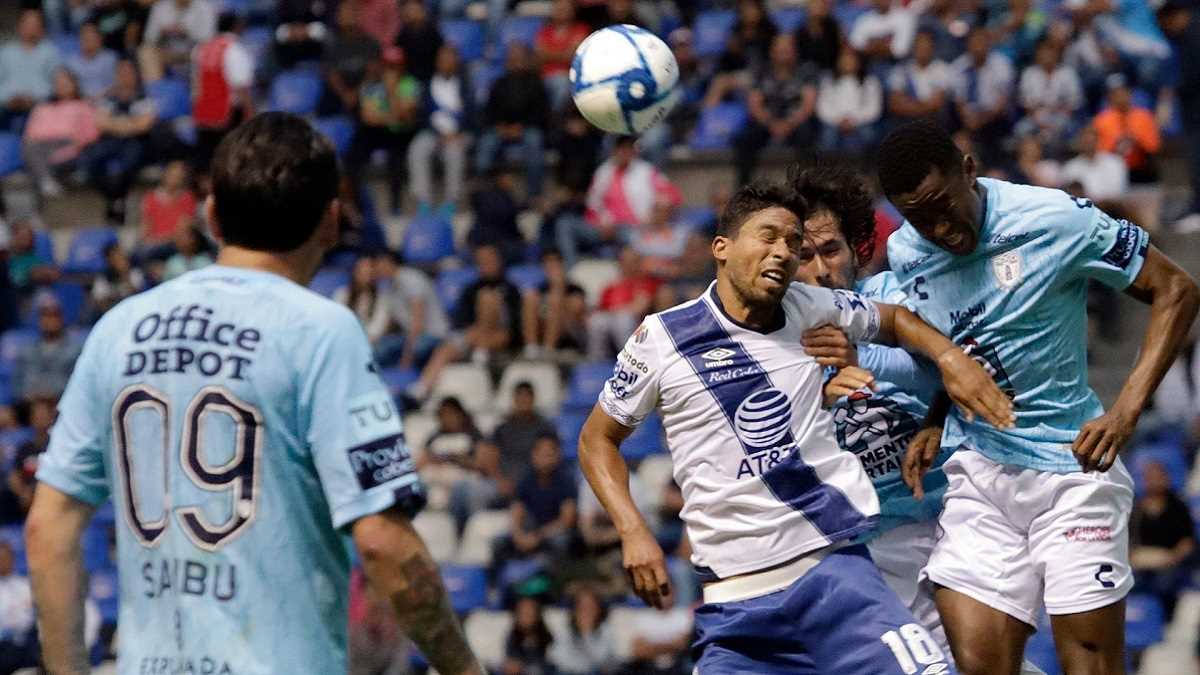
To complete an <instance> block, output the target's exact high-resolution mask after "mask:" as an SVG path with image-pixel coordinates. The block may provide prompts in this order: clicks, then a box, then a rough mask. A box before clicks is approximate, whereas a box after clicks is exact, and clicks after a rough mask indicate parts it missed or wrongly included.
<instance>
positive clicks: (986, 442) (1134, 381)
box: [879, 122, 1200, 675]
mask: <svg viewBox="0 0 1200 675" xmlns="http://www.w3.org/2000/svg"><path fill="white" fill-rule="evenodd" d="M879 178H880V182H881V183H882V185H883V189H884V191H885V193H886V194H887V196H888V198H889V199H890V200H891V201H892V203H894V204H895V205H896V206H897V207H898V208H899V209H900V211H901V212H902V213H903V214H904V216H905V218H907V222H906V223H905V225H904V226H903V227H902V228H901V229H900V230H899V231H897V232H896V233H895V234H894V235H892V237H891V239H890V240H889V242H888V257H889V259H890V262H891V267H892V269H893V270H894V271H895V273H896V276H897V279H898V280H899V282H900V286H901V289H902V290H903V291H904V293H905V294H906V295H907V297H908V303H909V304H910V306H912V307H913V308H914V309H916V311H917V312H918V313H919V314H920V315H921V317H922V318H924V319H925V320H926V321H928V322H930V323H931V324H932V325H934V326H936V327H937V328H938V329H939V330H941V331H942V332H944V333H946V334H947V335H949V336H950V337H951V338H952V339H953V340H954V341H955V342H956V343H958V344H959V345H960V346H962V347H963V348H964V349H966V350H968V351H969V352H970V353H971V354H972V355H973V356H974V357H975V358H976V359H977V360H979V362H980V363H982V364H984V365H985V366H986V367H987V368H988V369H989V370H990V371H991V373H992V375H993V377H994V379H995V380H996V382H997V383H998V384H999V385H1000V386H1001V388H1003V389H1005V390H1006V391H1007V392H1008V394H1009V396H1010V397H1011V398H1012V399H1013V401H1014V404H1015V406H1016V412H1017V420H1018V422H1017V425H1016V427H1015V428H1011V429H1004V430H999V429H995V428H991V427H989V426H988V425H985V424H980V423H979V422H978V421H977V420H973V419H971V418H970V417H968V416H963V415H960V414H951V415H950V416H949V417H948V419H947V420H946V430H945V435H944V437H943V440H942V444H943V446H945V447H949V448H953V449H956V450H957V452H956V453H955V455H954V456H953V457H952V458H951V459H950V460H949V461H948V462H946V464H945V465H944V467H943V468H944V471H945V473H946V476H947V478H948V479H949V487H948V488H947V491H946V498H945V506H944V511H943V513H942V516H941V520H940V525H941V529H942V531H943V536H942V537H941V538H940V539H939V541H938V543H937V546H936V547H935V549H934V553H933V556H932V558H931V560H930V562H929V565H928V567H927V568H926V571H925V574H926V576H927V577H928V578H929V579H931V580H932V581H933V582H934V583H936V584H938V586H939V588H938V590H937V593H936V597H937V603H938V607H939V609H940V611H941V614H942V619H943V621H944V624H945V626H946V630H947V633H948V635H949V638H950V642H951V645H952V647H953V649H954V656H955V659H956V661H957V662H958V666H959V668H960V669H961V670H962V671H963V672H965V673H969V674H974V673H989V674H993V673H994V674H1000V675H1004V674H1007V673H1015V672H1017V668H1018V667H1019V664H1020V660H1021V654H1022V653H1023V649H1024V644H1025V641H1026V639H1027V638H1028V635H1029V634H1030V633H1031V632H1032V631H1033V629H1034V627H1035V626H1036V624H1037V618H1038V615H1039V613H1040V610H1041V607H1042V606H1043V605H1044V606H1045V608H1046V610H1047V612H1048V613H1049V614H1050V617H1051V624H1052V627H1053V630H1054V637H1055V644H1056V645H1057V649H1058V655H1059V660H1060V661H1061V663H1062V665H1063V669H1064V671H1065V672H1067V673H1071V674H1074V673H1088V674H1095V673H1100V674H1105V673H1123V672H1124V668H1125V663H1124V597H1125V595H1126V594H1127V593H1128V592H1129V589H1130V587H1131V586H1132V584H1133V579H1132V573H1131V570H1130V565H1129V550H1128V530H1127V526H1128V520H1129V513H1130V509H1131V503H1132V494H1133V492H1132V487H1133V486H1132V481H1131V480H1130V477H1129V474H1128V472H1126V470H1125V468H1124V466H1123V465H1122V463H1121V461H1120V460H1119V459H1118V453H1119V452H1120V450H1121V448H1122V446H1123V445H1124V444H1125V441H1126V440H1127V439H1128V438H1129V436H1130V434H1131V433H1132V432H1133V429H1134V426H1135V424H1136V422H1137V419H1138V416H1139V415H1140V414H1141V411H1142V409H1143V408H1144V406H1145V405H1146V403H1147V402H1148V401H1149V400H1150V397H1151V395H1152V394H1153V392H1154V389H1155V387H1157V386H1158V383H1159V381H1160V380H1161V379H1162V376H1163V374H1164V373H1165V372H1166V370H1167V368H1168V367H1169V366H1170V364H1171V362H1172V360H1173V359H1174V356H1175V353H1176V351H1177V350H1178V348H1179V346H1180V344H1181V343H1182V341H1183V339H1184V337H1185V335H1186V333H1187V330H1188V328H1189V327H1190V325H1191V323H1192V321H1193V319H1194V318H1195V316H1196V311H1197V307H1198V306H1200V289H1197V286H1196V284H1195V282H1194V281H1193V280H1192V279H1191V278H1189V277H1188V275H1187V274H1186V273H1185V272H1184V271H1183V270H1181V269H1180V268H1179V267H1178V266H1177V265H1175V264H1174V263H1172V262H1171V261H1170V260H1169V259H1168V258H1167V257H1166V256H1164V255H1163V254H1162V253H1161V252H1160V251H1158V250H1157V249H1156V248H1154V247H1153V246H1151V245H1150V243H1149V238H1148V236H1147V234H1146V233H1145V232H1144V231H1143V230H1142V229H1141V228H1139V227H1138V226H1137V225H1134V224H1132V223H1129V222H1126V221H1123V220H1115V219H1113V218H1111V217H1110V216H1108V215H1107V214H1105V213H1104V212H1102V211H1101V210H1100V209H1097V208H1096V207H1095V205H1094V204H1092V203H1091V202H1090V201H1088V200H1085V199H1078V198H1072V197H1071V196H1069V195H1067V194H1066V193H1064V192H1061V191H1058V190H1049V189H1044V188H1037V187H1031V186H1027V185H1015V184H1012V183H1006V182H1003V181H998V180H990V179H986V178H977V177H976V166H975V162H974V160H973V159H972V158H971V157H970V156H966V157H964V156H963V154H962V153H961V152H960V151H959V150H958V149H957V147H956V146H955V145H954V143H953V141H952V140H951V138H950V136H949V134H948V133H947V132H946V131H944V130H943V129H941V128H939V127H937V126H935V125H933V124H930V123H924V122H918V123H913V124H910V125H906V126H904V127H900V128H898V129H897V130H895V131H893V132H892V134H890V135H889V136H888V138H887V140H885V142H884V143H883V145H882V147H881V149H880V154H879ZM1090 280H1096V281H1099V282H1101V283H1104V284H1106V285H1109V286H1111V287H1113V288H1116V289H1119V290H1124V291H1125V292H1126V293H1128V294H1129V295H1130V296H1132V297H1134V298H1136V299H1138V300H1140V301H1142V302H1145V303H1148V304H1150V305H1151V317H1150V321H1149V323H1148V328H1147V332H1146V337H1145V339H1144V341H1143V344H1142V349H1141V352H1140V354H1139V356H1138V359H1137V362H1136V364H1135V365H1134V367H1133V371H1132V373H1131V374H1130V376H1129V378H1128V379H1127V380H1126V382H1125V385H1124V387H1123V388H1122V390H1121V393H1120V395H1119V396H1118V398H1117V400H1116V403H1115V404H1114V406H1113V407H1112V409H1110V410H1109V411H1107V412H1105V411H1104V409H1103V408H1102V407H1101V404H1100V401H1099V400H1098V399H1097V397H1096V395H1095V394H1094V393H1093V392H1092V390H1091V389H1090V388H1089V387H1088V380H1087V356H1086V352H1087V344H1086V340H1087V335H1086V326H1085V322H1086V309H1085V305H1086V302H1085V301H1086V292H1087V284H1088V282H1089V281H1090ZM925 459H927V458H922V457H917V456H916V455H915V454H911V455H910V456H909V457H908V458H906V463H909V462H911V463H912V467H913V468H914V469H916V470H917V472H918V473H919V469H920V465H921V464H923V463H924V460H925Z"/></svg>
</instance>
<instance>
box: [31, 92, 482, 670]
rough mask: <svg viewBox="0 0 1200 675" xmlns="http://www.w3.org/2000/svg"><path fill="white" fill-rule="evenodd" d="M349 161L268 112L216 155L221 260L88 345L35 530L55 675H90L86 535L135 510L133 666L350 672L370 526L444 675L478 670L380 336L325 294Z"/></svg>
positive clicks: (376, 554) (401, 610)
mask: <svg viewBox="0 0 1200 675" xmlns="http://www.w3.org/2000/svg"><path fill="white" fill-rule="evenodd" d="M337 184H338V169H337V160H336V157H335V155H334V151H333V148H332V146H331V145H330V143H329V141H328V140H327V139H325V138H324V137H323V136H321V135H320V134H319V133H317V132H316V131H314V130H313V129H312V127H310V126H309V124H308V123H307V122H305V121H304V120H303V119H301V118H299V117H295V116H292V115H287V114H282V113H267V114H263V115H260V116H258V117H256V118H254V119H253V120H251V121H249V122H247V123H246V124H244V125H242V126H241V127H240V128H238V129H237V130H236V131H234V132H233V133H231V134H230V135H229V136H228V137H227V138H226V139H225V140H224V142H223V143H221V145H220V146H219V148H218V150H217V153H216V158H215V161H214V164H213V196H212V197H210V199H209V201H208V203H207V205H206V212H207V217H208V221H209V225H210V227H211V230H212V233H213V235H214V236H215V237H216V238H217V239H218V240H219V241H221V242H222V248H221V252H220V255H219V256H218V258H217V264H215V265H213V266H210V267H208V268H205V269H202V270H198V271H195V272H191V273H188V274H185V275H183V276H181V277H179V278H178V279H176V280H174V281H171V282H168V283H165V284H163V285H161V286H158V287H157V288H155V289H154V290H151V291H148V292H146V293H143V294H141V295H137V296H134V297H132V298H130V299H128V300H126V301H124V302H122V303H121V304H120V305H118V306H117V307H115V308H113V309H112V310H111V311H109V312H108V313H107V314H106V315H105V316H104V317H103V318H102V319H101V320H100V321H99V323H98V324H97V325H96V327H95V328H94V330H93V331H92V332H91V334H90V335H89V337H88V340H87V343H86V345H85V346H84V349H83V353H82V355H81V356H80V358H79V361H78V363H77V365H76V368H75V372H74V373H73V374H72V376H71V380H70V383H69V385H68V387H67V390H66V393H65V394H64V395H63V398H62V401H61V402H60V405H59V418H58V422H57V424H56V425H55V427H54V429H53V432H52V434H51V440H50V446H49V449H48V450H47V451H46V453H45V454H44V455H43V457H42V460H41V462H40V463H39V468H38V473H37V478H38V480H39V481H40V483H39V485H38V488H37V493H36V497H35V499H34V503H33V507H32V509H31V511H30V514H29V519H28V523H27V526H26V537H27V539H28V551H29V561H30V571H31V575H32V577H33V585H34V594H35V598H36V603H37V607H38V613H39V620H40V626H41V639H42V645H43V652H44V660H45V664H46V667H47V669H48V670H49V671H50V672H52V673H55V674H56V675H62V674H76V673H86V672H87V671H88V662H87V655H86V653H85V650H84V642H83V597H84V591H83V589H84V587H85V575H84V572H83V568H82V565H81V562H80V537H81V535H82V533H83V530H84V528H85V527H86V526H87V523H88V521H89V519H90V518H91V514H92V512H93V510H94V508H95V507H96V506H98V505H100V504H101V503H102V502H104V501H105V500H106V499H109V498H110V497H111V498H112V499H113V501H114V505H115V507H116V510H117V512H118V523H117V558H118V572H119V587H120V613H119V619H118V621H119V631H118V635H119V645H118V648H117V654H118V661H117V669H118V672H120V673H122V674H123V675H124V674H130V675H131V674H133V673H213V674H214V675H215V674H223V675H279V674H282V673H288V674H292V673H295V674H313V675H327V674H331V673H345V672H346V668H347V658H346V618H347V600H348V593H349V588H348V587H349V574H350V557H349V549H348V546H347V543H348V541H347V535H350V536H351V537H352V538H353V543H354V545H355V546H356V548H357V550H358V553H359V556H360V558H361V560H362V563H363V566H364V569H365V571H366V575H367V578H368V579H369V581H370V583H371V585H372V587H373V588H374V590H375V591H376V592H377V593H378V594H379V595H380V596H381V597H384V598H387V599H388V600H389V601H390V602H391V604H392V606H393V608H394V610H395V612H396V616H397V618H398V620H399V622H400V625H401V626H402V627H403V628H404V629H405V630H406V632H407V633H408V635H409V636H410V637H411V638H412V639H413V640H414V642H416V643H417V645H418V646H419V647H420V648H421V650H422V652H423V653H424V654H425V656H426V657H427V658H428V659H429V660H430V662H431V663H433V664H434V665H435V667H436V668H437V669H438V671H439V672H442V673H481V672H482V671H481V670H480V668H479V666H478V665H477V662H476V660H475V658H474V656H473V655H472V653H471V650H470V648H469V647H468V646H467V643H466V640H465V639H464V637H463V634H462V631H461V630H460V628H459V626H458V623H457V619H456V617H455V616H454V614H453V611H452V610H451V608H450V606H449V602H448V599H447V597H446V593H445V591H444V590H443V588H442V584H441V580H440V578H439V575H438V568H437V566H436V565H435V564H434V562H433V560H432V559H431V557H430V555H429V553H428V551H427V550H426V548H425V545H424V543H423V542H422V541H421V538H420V537H419V536H418V535H417V534H416V532H415V531H414V530H413V528H412V525H411V523H410V518H411V517H412V516H413V515H414V514H415V513H416V512H417V510H419V509H420V507H421V506H422V505H423V503H424V494H423V490H422V487H421V484H420V482H419V480H418V478H417V475H416V473H415V471H414V467H413V462H412V459H411V458H410V456H409V452H408V448H407V447H406V445H405V442H404V435H403V432H402V430H401V426H400V421H399V413H398V411H397V410H396V408H395V406H394V405H393V403H392V401H391V399H390V397H389V395H388V391H387V389H386V388H385V387H384V385H383V383H382V382H381V381H380V379H379V376H378V374H377V369H376V366H375V364H374V363H373V362H372V360H371V350H370V347H369V345H368V343H367V339H366V336H365V335H364V333H363V330H362V328H361V327H360V326H359V323H358V321H357V319H356V318H355V317H354V315H353V314H352V313H351V312H349V311H348V310H346V309H345V308H344V307H342V306H340V305H337V304H335V303H333V302H331V301H329V300H326V299H324V298H322V297H320V296H319V295H317V294H315V293H312V292H311V291H309V290H308V289H307V288H305V284H307V283H308V281H309V280H310V279H311V277H312V275H313V273H314V272H315V271H316V269H317V267H318V265H319V264H320V262H321V258H322V256H323V255H324V253H325V252H326V251H327V250H328V249H329V248H330V247H331V246H332V245H333V244H334V243H335V242H336V239H337V227H338V225H337V222H338V209H339V204H338V201H337V199H336V194H337Z"/></svg>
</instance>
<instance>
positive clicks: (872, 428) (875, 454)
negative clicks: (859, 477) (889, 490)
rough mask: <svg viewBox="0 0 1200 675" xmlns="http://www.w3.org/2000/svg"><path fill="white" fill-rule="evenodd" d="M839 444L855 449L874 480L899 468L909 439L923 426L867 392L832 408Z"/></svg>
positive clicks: (846, 448) (896, 406) (905, 413)
mask: <svg viewBox="0 0 1200 675" xmlns="http://www.w3.org/2000/svg"><path fill="white" fill-rule="evenodd" d="M833 425H834V430H835V431H836V432H837V441H838V447H841V448H843V449H845V450H849V451H850V452H853V453H854V454H855V456H857V457H858V461H860V462H862V465H863V469H864V470H866V472H867V476H869V477H870V478H871V480H875V479H877V478H882V477H883V476H886V475H888V474H889V473H892V472H895V471H899V470H900V460H901V458H902V457H903V456H904V452H905V450H907V448H908V441H909V440H910V439H911V438H912V437H913V435H914V434H916V433H917V431H918V430H919V429H920V425H919V424H918V423H917V420H916V419H915V418H913V416H912V415H910V414H908V413H907V412H906V411H905V410H904V409H903V408H901V407H900V406H899V405H898V404H897V403H895V402H894V401H891V400H889V399H887V398H878V397H874V396H872V395H871V393H870V392H868V391H859V392H855V393H854V394H851V395H850V396H848V397H847V398H846V400H845V401H843V402H841V403H839V404H838V405H837V407H836V408H834V411H833Z"/></svg>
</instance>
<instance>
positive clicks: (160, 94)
mask: <svg viewBox="0 0 1200 675" xmlns="http://www.w3.org/2000/svg"><path fill="white" fill-rule="evenodd" d="M146 94H147V95H148V96H149V97H150V99H151V100H153V101H154V105H155V106H157V107H158V119H160V120H165V121H171V120H174V119H179V118H180V117H187V116H188V115H190V114H192V94H191V92H190V91H189V90H188V83H187V82H185V81H184V80H181V79H177V78H174V77H164V78H163V79H161V80H159V81H157V82H151V83H150V84H148V85H146Z"/></svg>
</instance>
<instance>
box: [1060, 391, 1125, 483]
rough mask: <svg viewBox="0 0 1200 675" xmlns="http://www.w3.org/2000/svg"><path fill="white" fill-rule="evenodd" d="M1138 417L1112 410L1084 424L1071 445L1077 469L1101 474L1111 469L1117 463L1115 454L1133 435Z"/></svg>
mask: <svg viewBox="0 0 1200 675" xmlns="http://www.w3.org/2000/svg"><path fill="white" fill-rule="evenodd" d="M1137 418H1138V416H1137V415H1133V414H1129V413H1127V412H1125V411H1124V410H1123V409H1121V408H1119V407H1114V408H1113V409H1112V410H1109V411H1108V412H1106V413H1104V414H1103V415H1101V416H1099V417H1097V418H1096V419H1094V420H1092V421H1090V422H1088V423H1086V424H1084V425H1083V427H1082V428H1080V429H1079V435H1078V436H1076V437H1075V442H1074V443H1072V444H1071V452H1072V453H1073V454H1074V455H1075V459H1077V460H1078V461H1079V466H1081V467H1083V470H1084V471H1101V472H1103V471H1108V470H1109V469H1111V468H1112V465H1113V464H1114V463H1115V462H1116V461H1117V454H1118V453H1120V452H1121V448H1123V447H1125V443H1126V441H1128V440H1129V437H1130V436H1132V435H1133V428H1134V427H1135V426H1136V425H1137Z"/></svg>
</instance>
